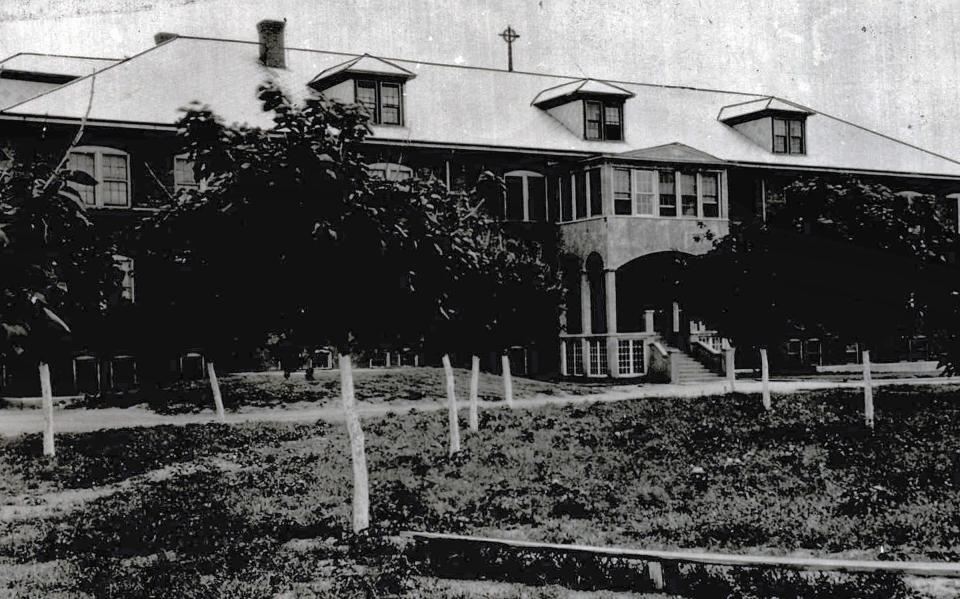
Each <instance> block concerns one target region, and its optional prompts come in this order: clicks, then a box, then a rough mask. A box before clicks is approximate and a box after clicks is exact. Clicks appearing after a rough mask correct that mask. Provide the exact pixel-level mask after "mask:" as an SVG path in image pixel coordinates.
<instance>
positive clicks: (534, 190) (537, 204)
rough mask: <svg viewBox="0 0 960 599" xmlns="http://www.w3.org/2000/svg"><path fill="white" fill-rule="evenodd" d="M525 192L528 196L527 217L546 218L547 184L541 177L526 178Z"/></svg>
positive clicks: (538, 219) (543, 219)
mask: <svg viewBox="0 0 960 599" xmlns="http://www.w3.org/2000/svg"><path fill="white" fill-rule="evenodd" d="M527 193H528V194H529V196H530V206H529V211H530V213H529V219H530V220H535V221H545V220H547V186H546V179H544V178H543V177H528V178H527Z"/></svg>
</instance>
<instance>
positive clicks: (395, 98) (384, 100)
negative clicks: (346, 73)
mask: <svg viewBox="0 0 960 599" xmlns="http://www.w3.org/2000/svg"><path fill="white" fill-rule="evenodd" d="M354 89H355V92H356V99H357V103H358V104H361V105H363V106H364V107H365V108H366V109H367V111H368V112H369V113H370V121H371V122H372V123H373V124H375V125H402V124H403V88H402V85H401V84H399V83H390V82H387V81H374V80H371V79H357V80H356V81H355V82H354Z"/></svg>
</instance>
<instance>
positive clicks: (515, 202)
mask: <svg viewBox="0 0 960 599" xmlns="http://www.w3.org/2000/svg"><path fill="white" fill-rule="evenodd" d="M506 203H507V205H506V212H505V214H506V218H507V220H523V177H507V197H506Z"/></svg>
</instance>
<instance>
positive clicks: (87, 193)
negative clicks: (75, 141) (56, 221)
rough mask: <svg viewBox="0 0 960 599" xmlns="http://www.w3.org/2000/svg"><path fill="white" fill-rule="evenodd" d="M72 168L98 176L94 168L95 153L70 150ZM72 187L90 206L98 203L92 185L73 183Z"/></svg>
mask: <svg viewBox="0 0 960 599" xmlns="http://www.w3.org/2000/svg"><path fill="white" fill-rule="evenodd" d="M70 168H71V169H73V170H76V171H83V172H85V173H87V174H88V175H90V176H91V177H96V175H97V172H96V169H95V168H94V158H93V154H91V153H86V152H70ZM71 187H73V189H75V190H77V193H79V194H80V199H82V200H83V203H84V204H86V205H88V206H93V205H94V204H96V202H97V200H96V192H95V190H94V187H93V186H92V185H80V184H79V183H72V184H71Z"/></svg>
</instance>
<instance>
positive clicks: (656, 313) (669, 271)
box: [616, 251, 689, 340]
mask: <svg viewBox="0 0 960 599" xmlns="http://www.w3.org/2000/svg"><path fill="white" fill-rule="evenodd" d="M688 257H689V254H685V253H683V252H677V251H667V252H656V253H653V254H646V255H644V256H639V257H637V258H634V259H633V260H631V261H629V262H627V263H626V264H624V265H623V266H621V267H620V268H618V269H617V274H616V278H617V280H616V293H617V302H616V303H617V310H616V312H617V330H618V331H620V332H625V333H626V332H647V333H656V334H658V335H660V337H661V338H663V339H665V340H673V338H674V337H675V336H676V335H677V334H679V333H680V332H681V331H683V330H685V328H686V327H687V326H689V325H688V324H687V323H688V322H689V321H688V320H687V319H686V318H685V315H684V314H683V311H682V309H681V306H680V305H679V298H680V285H681V281H682V274H683V268H684V264H685V262H686V259H687V258H688Z"/></svg>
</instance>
